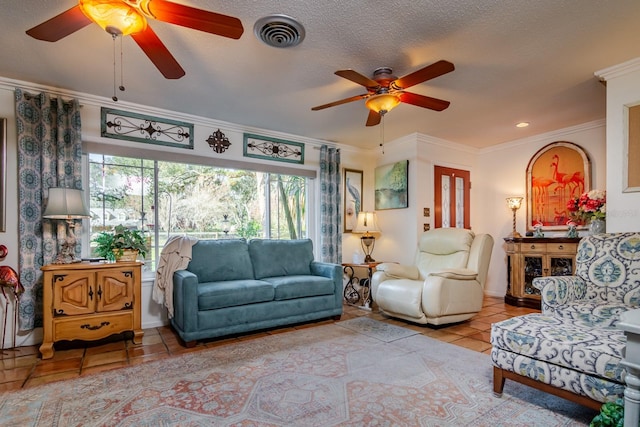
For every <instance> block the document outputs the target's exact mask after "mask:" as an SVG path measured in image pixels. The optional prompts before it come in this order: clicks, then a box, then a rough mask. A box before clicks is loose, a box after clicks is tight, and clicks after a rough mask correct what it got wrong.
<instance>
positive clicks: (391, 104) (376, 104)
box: [365, 93, 400, 114]
mask: <svg viewBox="0 0 640 427" xmlns="http://www.w3.org/2000/svg"><path fill="white" fill-rule="evenodd" d="M365 105H366V107H367V108H368V109H369V110H372V111H375V112H376V113H379V114H386V113H388V112H389V111H391V110H393V109H394V108H396V107H397V106H398V105H400V97H399V96H398V95H395V94H391V93H379V94H377V95H373V96H371V97H369V98H368V99H367V100H366V101H365Z"/></svg>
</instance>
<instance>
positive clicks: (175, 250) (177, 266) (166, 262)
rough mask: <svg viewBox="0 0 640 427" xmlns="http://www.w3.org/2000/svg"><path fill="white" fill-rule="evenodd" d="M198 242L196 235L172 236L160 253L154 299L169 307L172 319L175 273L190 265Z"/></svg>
mask: <svg viewBox="0 0 640 427" xmlns="http://www.w3.org/2000/svg"><path fill="white" fill-rule="evenodd" d="M197 242H198V239H197V238H195V237H189V236H171V237H169V239H168V240H167V242H166V243H165V244H164V246H163V248H162V252H161V253H160V260H159V261H158V266H157V267H156V280H155V282H154V283H153V300H154V301H155V302H157V303H158V304H164V306H165V307H167V311H168V312H169V318H170V319H171V318H172V317H173V273H174V272H175V271H177V270H184V269H185V268H186V267H187V265H189V261H191V256H192V253H193V252H192V246H193V245H195V244H196V243H197Z"/></svg>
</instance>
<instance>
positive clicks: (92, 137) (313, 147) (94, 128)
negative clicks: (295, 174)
mask: <svg viewBox="0 0 640 427" xmlns="http://www.w3.org/2000/svg"><path fill="white" fill-rule="evenodd" d="M16 87H21V88H23V89H24V90H26V91H27V92H31V93H39V92H41V91H47V92H50V93H52V94H54V95H58V96H62V97H63V98H65V99H69V98H72V97H75V98H78V99H79V101H80V104H81V106H82V108H81V118H82V140H83V143H84V144H93V146H94V147H95V146H102V147H112V148H113V149H116V150H131V149H133V150H137V151H138V152H143V151H146V152H158V151H161V152H166V154H167V156H169V158H178V157H180V158H181V159H182V160H184V161H187V160H188V159H189V158H192V159H194V160H195V159H197V161H200V162H201V161H202V159H206V162H207V163H209V164H213V165H217V166H222V167H224V166H228V167H238V162H242V163H245V164H248V165H251V164H261V165H269V166H270V167H279V168H290V169H297V170H305V171H318V166H319V159H320V151H319V147H320V145H321V144H324V143H327V142H326V141H320V140H315V139H311V138H306V137H303V136H298V135H289V134H283V133H279V132H273V131H270V130H268V129H256V128H251V127H246V126H240V125H236V124H233V123H228V122H222V121H217V120H213V119H209V118H205V117H196V116H190V115H185V114H181V113H179V112H172V111H165V110H159V109H156V108H153V107H148V106H141V105H136V104H131V103H127V102H118V103H117V104H114V103H113V102H112V101H111V100H110V99H108V98H100V97H96V96H93V95H90V94H82V93H70V92H64V91H59V90H56V89H55V88H51V87H42V86H38V85H34V84H32V83H29V82H23V81H17V80H11V79H4V78H2V77H0V117H3V118H6V119H7V170H6V176H7V185H6V199H5V200H6V231H5V232H4V233H2V232H0V244H3V245H5V246H7V248H8V249H9V254H8V256H7V257H6V258H5V259H2V260H0V265H8V266H11V267H13V268H15V269H16V270H17V269H18V209H17V206H18V185H17V183H18V179H19V174H18V170H17V138H16V118H15V107H14V90H15V88H16ZM102 106H104V107H109V108H115V109H122V110H125V111H128V112H136V113H141V114H147V115H151V116H158V117H164V118H169V119H174V120H180V121H185V122H189V123H193V124H194V149H193V150H186V149H184V148H173V147H166V146H160V145H152V144H145V143H137V142H130V141H118V140H114V139H109V138H103V137H102V136H101V135H100V134H101V130H100V108H101V107H102ZM217 129H221V131H222V132H224V133H225V135H226V136H227V138H229V140H230V141H231V144H232V145H231V147H230V148H229V150H227V151H226V152H225V153H222V154H217V153H215V152H214V151H213V150H212V149H211V148H210V147H209V145H208V144H207V143H206V139H207V138H208V136H209V135H211V134H212V133H213V132H215V131H216V130H217ZM245 132H247V133H254V134H259V135H262V136H267V137H273V138H280V139H284V140H289V141H296V142H302V143H304V144H305V162H304V165H298V164H291V163H285V162H276V161H268V160H267V161H265V160H260V159H253V158H246V157H244V156H243V133H245ZM328 144H329V145H331V146H338V147H340V146H339V145H337V144H334V143H331V142H329V143H328ZM341 151H342V152H343V153H342V158H343V159H344V161H345V163H344V164H345V165H349V164H350V165H352V167H353V168H355V169H363V166H362V165H363V164H368V163H371V162H372V161H367V156H369V158H371V159H373V156H372V155H371V154H368V155H367V154H365V155H363V154H362V153H360V151H361V150H357V149H353V148H351V147H344V149H342V150H341ZM258 167H260V166H258ZM366 179H371V178H370V176H368V177H367V178H366ZM315 182H317V180H316V181H315ZM367 184H368V183H367ZM368 185H369V184H368ZM312 187H313V188H312V189H311V192H312V195H311V196H312V198H313V199H314V200H317V198H315V197H313V196H314V195H317V193H318V191H317V188H316V187H317V185H315V186H312ZM315 210H317V209H314V208H313V206H311V208H310V212H313V211H315ZM310 222H311V224H310V228H309V233H310V237H312V238H314V240H317V230H316V227H315V224H316V221H315V217H314V216H311V221H310ZM316 249H317V245H316ZM149 279H151V280H149ZM152 288H153V276H150V277H145V278H143V283H142V299H143V301H142V327H143V328H150V327H154V326H159V325H162V324H166V322H167V316H166V311H165V310H164V309H163V308H161V307H160V306H159V305H158V304H156V303H155V302H154V301H153V300H152V298H151V295H152ZM0 303H1V306H2V308H0V315H2V316H4V306H5V304H4V299H3V298H2V297H0ZM13 307H14V305H13V303H12V304H10V307H9V310H8V313H7V315H8V316H7V317H8V318H9V319H12V318H13V317H12V316H13ZM9 323H11V322H9ZM12 335H13V331H12V325H11V324H9V325H8V326H7V337H9V336H12ZM41 341H42V329H41V328H37V329H36V330H34V331H30V332H25V333H19V335H18V338H17V344H18V345H31V344H36V343H39V342H41ZM12 344H13V343H12V342H11V340H10V339H6V340H5V346H10V345H12Z"/></svg>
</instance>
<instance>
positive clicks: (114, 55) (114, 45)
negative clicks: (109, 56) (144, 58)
mask: <svg viewBox="0 0 640 427" xmlns="http://www.w3.org/2000/svg"><path fill="white" fill-rule="evenodd" d="M111 37H112V38H113V96H112V97H111V99H113V102H118V97H117V96H116V80H117V77H116V68H117V65H116V38H118V34H116V33H113V34H111ZM118 89H120V91H122V92H124V61H123V53H122V37H120V86H118Z"/></svg>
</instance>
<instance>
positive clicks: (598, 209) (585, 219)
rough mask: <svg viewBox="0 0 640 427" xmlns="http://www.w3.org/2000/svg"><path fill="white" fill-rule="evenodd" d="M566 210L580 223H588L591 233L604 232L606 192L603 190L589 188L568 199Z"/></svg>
mask: <svg viewBox="0 0 640 427" xmlns="http://www.w3.org/2000/svg"><path fill="white" fill-rule="evenodd" d="M567 210H568V211H569V213H570V214H571V216H572V217H573V218H574V219H576V221H578V222H579V223H580V224H583V225H586V224H588V225H589V231H590V232H591V234H597V233H604V232H605V219H606V217H607V192H606V191H603V190H591V191H588V192H586V193H583V194H582V195H580V197H576V198H573V199H570V200H569V202H568V203H567Z"/></svg>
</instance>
